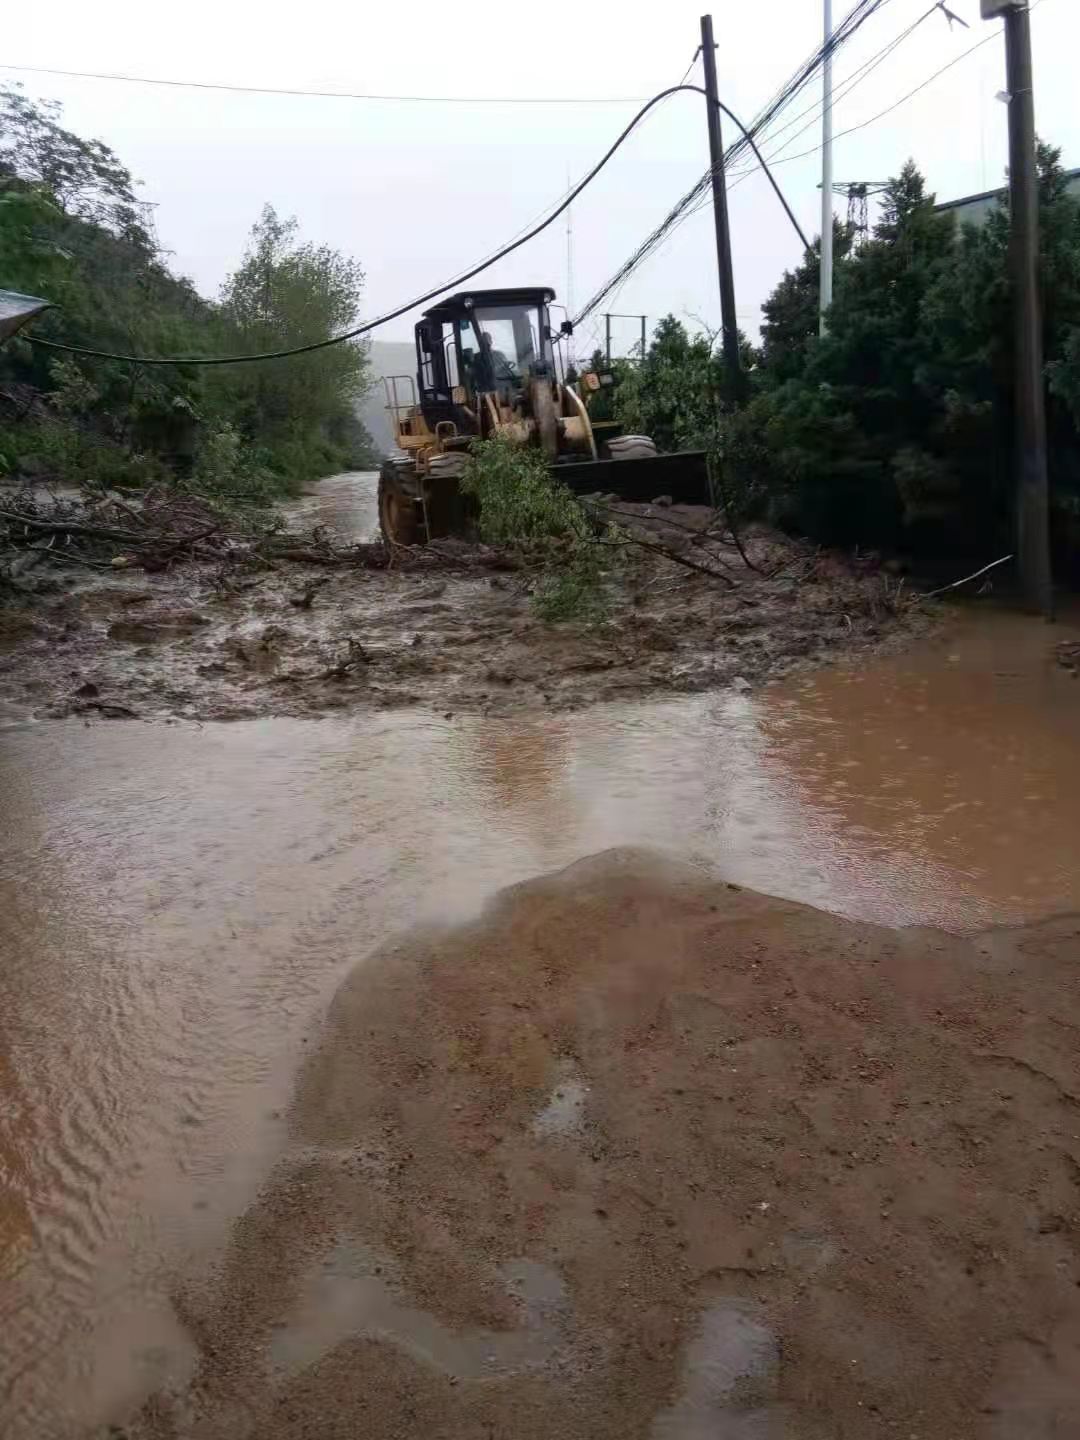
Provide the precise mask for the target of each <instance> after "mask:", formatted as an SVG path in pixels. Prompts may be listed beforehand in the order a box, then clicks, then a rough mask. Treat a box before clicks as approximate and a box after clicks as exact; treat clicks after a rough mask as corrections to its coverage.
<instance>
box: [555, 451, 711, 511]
mask: <svg viewBox="0 0 1080 1440" xmlns="http://www.w3.org/2000/svg"><path fill="white" fill-rule="evenodd" d="M551 474H552V476H553V478H554V479H556V480H559V481H561V482H562V483H563V484H564V485H565V486H566V487H567V488H568V489H569V490H572V491H573V492H574V494H575V495H596V494H600V495H617V496H618V497H619V499H620V500H629V501H633V502H634V503H638V504H644V505H647V504H648V503H649V502H650V501H652V500H655V499H657V497H658V496H660V495H669V496H670V497H671V499H672V500H673V501H674V503H675V504H676V505H711V504H712V503H713V500H712V495H711V493H710V488H709V468H708V465H707V464H706V460H705V451H704V450H681V451H678V452H676V453H675V454H674V455H648V456H641V457H638V458H635V459H628V460H581V461H573V462H571V463H569V464H561V465H553V466H552V467H551Z"/></svg>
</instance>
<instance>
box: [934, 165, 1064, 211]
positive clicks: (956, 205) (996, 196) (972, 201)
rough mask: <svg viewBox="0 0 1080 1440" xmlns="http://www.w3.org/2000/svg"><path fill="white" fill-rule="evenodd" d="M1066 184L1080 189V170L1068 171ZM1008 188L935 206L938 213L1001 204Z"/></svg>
mask: <svg viewBox="0 0 1080 1440" xmlns="http://www.w3.org/2000/svg"><path fill="white" fill-rule="evenodd" d="M1065 182H1066V184H1067V185H1068V187H1069V189H1070V190H1073V189H1080V169H1076V170H1066V171H1065ZM1008 193H1009V191H1008V187H1007V186H1005V185H1002V186H1000V187H999V188H998V189H997V190H981V191H980V192H979V193H978V194H977V195H964V196H963V197H962V198H961V199H959V200H943V201H941V203H940V204H938V205H935V206H934V209H935V210H937V211H944V210H963V209H964V208H965V207H967V206H969V205H984V204H985V203H986V202H987V201H988V200H997V201H998V202H999V203H1000V202H1003V201H1004V200H1005V197H1006V196H1007V195H1008Z"/></svg>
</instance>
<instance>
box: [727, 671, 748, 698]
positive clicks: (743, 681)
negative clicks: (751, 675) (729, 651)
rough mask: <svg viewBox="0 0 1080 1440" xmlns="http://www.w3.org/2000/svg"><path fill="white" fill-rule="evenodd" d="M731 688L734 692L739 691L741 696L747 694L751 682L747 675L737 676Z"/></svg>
mask: <svg viewBox="0 0 1080 1440" xmlns="http://www.w3.org/2000/svg"><path fill="white" fill-rule="evenodd" d="M731 688H732V690H738V692H739V694H740V695H741V694H743V693H745V691H747V690H749V689H750V681H749V680H747V678H746V677H745V675H736V676H735V678H734V680H732V682H731Z"/></svg>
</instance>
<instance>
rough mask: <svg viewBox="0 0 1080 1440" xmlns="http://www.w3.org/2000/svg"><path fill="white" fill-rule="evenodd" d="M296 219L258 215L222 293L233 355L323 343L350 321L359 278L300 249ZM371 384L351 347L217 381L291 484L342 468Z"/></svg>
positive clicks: (325, 252)
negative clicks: (320, 468)
mask: <svg viewBox="0 0 1080 1440" xmlns="http://www.w3.org/2000/svg"><path fill="white" fill-rule="evenodd" d="M298 234H299V226H298V223H297V221H296V220H295V219H294V218H290V219H288V220H282V219H280V218H279V216H278V215H277V213H276V212H275V210H274V209H273V207H272V206H270V205H267V206H265V207H264V209H263V212H262V215H261V216H260V218H259V220H258V221H257V222H256V224H255V226H254V227H253V229H252V232H251V244H250V246H249V248H248V251H247V254H246V255H245V256H244V259H243V261H242V263H241V265H240V266H239V268H238V269H237V270H236V271H235V272H234V273H233V274H232V275H231V276H230V277H229V278H228V280H226V282H225V284H224V286H223V287H222V292H221V310H222V317H223V319H224V322H225V324H226V327H227V332H228V333H227V341H228V343H229V345H230V346H231V347H232V348H234V349H235V350H237V351H238V352H239V353H244V352H259V351H267V350H279V349H290V348H292V347H294V346H298V345H306V344H310V343H312V342H315V341H319V340H325V339H329V338H330V337H331V336H333V335H335V334H339V333H341V331H343V330H347V329H348V328H349V327H350V326H351V325H353V324H354V323H355V321H356V317H357V312H358V310H359V306H360V296H361V293H362V290H363V281H364V276H363V272H362V270H361V269H360V266H359V265H358V263H357V262H356V261H355V260H351V259H349V258H348V257H346V256H343V255H341V254H340V253H339V252H338V251H336V250H332V249H331V248H330V247H329V246H325V245H322V246H315V245H311V244H301V243H300V242H299V240H298ZM368 383H369V381H368V362H367V350H366V348H365V347H364V346H362V345H360V344H356V343H353V342H348V343H345V344H342V345H334V346H330V347H328V348H327V349H325V350H318V351H315V352H314V353H312V354H310V355H303V356H297V357H294V358H292V359H289V360H282V361H270V362H267V363H265V364H261V365H245V366H236V367H235V368H233V367H230V369H229V371H228V373H227V374H225V373H222V374H221V375H220V378H219V381H218V384H219V387H220V401H219V403H220V404H222V405H223V406H224V407H225V409H226V410H227V411H228V413H229V415H230V416H231V417H232V418H233V419H234V421H235V422H236V423H237V424H238V426H239V428H240V431H241V433H242V434H243V435H244V436H245V437H246V438H248V439H249V440H251V441H253V442H255V441H257V442H259V443H260V444H262V445H263V446H265V447H269V449H270V451H271V462H270V463H271V464H272V465H273V466H274V468H277V469H278V470H279V471H280V472H281V473H282V474H283V475H285V476H286V477H287V478H290V479H297V478H303V477H305V476H306V475H309V474H310V473H311V469H310V467H311V465H312V464H319V463H326V464H330V463H335V457H336V459H337V463H339V464H341V463H344V456H345V454H346V453H347V452H348V451H349V450H350V448H351V449H352V450H354V451H355V448H356V444H357V443H358V442H360V441H361V440H362V439H363V431H362V427H361V426H360V422H359V420H358V419H357V418H356V405H357V402H358V401H359V400H360V398H361V396H362V395H363V393H364V391H365V388H366V386H367V384H368Z"/></svg>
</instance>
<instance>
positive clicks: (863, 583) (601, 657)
mask: <svg viewBox="0 0 1080 1440" xmlns="http://www.w3.org/2000/svg"><path fill="white" fill-rule="evenodd" d="M343 478H345V479H347V478H349V477H343ZM319 498H320V497H319V496H317V495H316V496H313V497H309V498H308V499H307V500H305V501H302V502H299V506H298V514H299V513H301V512H300V507H305V508H303V509H302V516H303V518H305V519H309V518H310V514H311V507H312V506H313V505H317V504H318V503H319ZM334 498H335V499H337V500H338V503H341V498H340V496H337V495H335V497H334ZM625 509H626V511H627V512H629V511H631V510H632V511H633V512H634V513H633V514H629V513H627V514H623V515H622V520H623V521H624V523H632V524H633V525H635V526H636V527H637V528H638V531H639V532H640V533H644V534H646V535H648V534H650V533H651V534H653V535H654V536H655V535H661V534H662V536H663V539H664V542H665V543H666V544H668V545H669V546H672V545H673V546H674V548H675V549H676V550H677V551H681V552H682V554H683V556H684V558H687V559H691V560H692V558H693V557H694V556H695V554H696V553H697V551H696V549H695V543H696V542H695V538H694V535H693V527H694V526H705V525H706V524H707V523H708V521H709V519H710V513H709V512H706V511H704V510H700V509H697V508H695V507H679V506H677V507H670V508H667V509H664V510H663V511H662V512H661V511H654V510H652V509H651V507H642V506H639V507H625ZM294 518H296V517H294ZM712 518H714V517H712ZM748 550H749V555H750V559H751V561H752V563H753V564H754V565H755V566H757V567H758V568H757V569H752V568H747V567H746V566H745V565H744V564H743V563H742V561H741V559H740V558H739V556H738V555H737V553H736V552H735V551H734V550H731V551H730V554H728V555H727V558H726V564H727V566H728V568H729V570H730V574H731V577H732V578H731V580H730V582H726V581H722V580H720V579H718V578H714V579H709V578H706V577H704V576H703V575H701V574H699V573H696V572H695V571H694V570H692V569H688V568H687V567H686V565H685V564H682V563H680V562H679V561H678V560H675V559H668V558H665V557H663V556H657V555H655V554H653V553H651V552H641V551H635V552H633V553H632V555H631V556H630V558H629V559H628V561H627V563H626V564H625V566H623V567H622V568H621V569H620V570H618V571H617V572H613V573H612V575H611V577H610V584H609V591H610V598H611V606H610V614H609V617H608V619H607V620H606V621H605V622H604V623H602V624H599V625H586V624H581V623H565V624H559V625H551V624H545V623H543V622H542V621H540V620H539V619H537V617H536V615H535V614H534V611H533V605H532V592H533V589H534V587H535V585H536V583H537V577H536V576H535V575H533V574H530V572H529V571H528V570H527V569H507V570H505V571H499V570H498V569H495V570H492V569H490V568H488V569H482V570H480V571H479V572H478V569H477V565H476V558H475V556H474V555H472V554H470V553H469V551H468V548H467V547H462V548H461V550H460V552H459V555H458V557H457V559H456V560H455V558H454V556H453V554H451V555H450V556H449V558H448V559H447V560H446V561H445V562H439V564H438V565H435V566H431V567H426V568H425V569H424V570H422V571H419V572H418V571H415V570H409V569H406V568H400V569H399V568H391V569H371V568H363V567H361V566H360V565H354V566H348V565H340V564H339V565H335V566H333V567H323V566H319V565H306V564H304V563H302V562H301V563H296V562H292V561H289V562H282V563H278V564H276V565H275V566H273V567H271V568H264V569H262V570H261V571H258V572H255V573H252V572H250V571H244V570H235V569H230V568H229V567H228V566H225V565H222V564H221V563H214V564H208V563H203V562H200V561H199V560H198V559H186V560H184V562H183V563H177V564H175V565H173V566H172V567H171V568H166V569H163V570H161V571H158V572H156V573H152V574H147V573H142V572H132V573H125V572H117V573H113V574H104V575H102V574H96V575H94V576H92V577H91V578H90V579H87V578H85V572H82V573H81V576H80V578H79V580H78V581H77V582H76V583H74V584H73V585H69V586H64V585H59V584H58V585H57V587H56V590H55V592H54V593H49V594H45V595H43V596H37V597H35V599H34V603H33V604H32V605H26V604H23V605H11V604H9V605H8V606H6V607H5V608H4V610H3V612H2V613H0V707H2V709H3V711H4V712H5V713H6V715H7V716H8V717H9V718H19V717H23V716H28V715H32V716H37V717H63V716H67V715H72V714H76V715H79V714H84V715H87V716H91V717H104V718H111V719H126V718H133V717H138V718H145V719H168V718H177V717H179V718H187V719H198V720H211V719H218V720H231V719H245V718H253V717H257V716H267V715H291V716H300V717H302V716H317V715H323V714H327V713H331V712H333V711H341V710H352V709H362V708H370V709H379V708H386V707H391V706H393V707H397V706H402V705H411V704H426V705H430V706H432V707H433V708H436V709H439V710H440V711H443V712H445V711H447V710H452V711H463V710H464V711H472V710H482V711H491V712H500V711H505V710H510V709H515V708H519V707H534V708H535V707H546V708H549V709H569V708H574V707H577V706H580V705H583V704H587V703H590V702H593V701H596V700H605V699H620V698H627V699H630V698H635V697H641V696H646V695H651V694H663V693H674V694H678V693H689V692H693V691H701V690H707V689H710V688H713V687H718V686H725V685H730V684H732V683H735V684H736V685H738V684H739V683H740V682H743V681H745V682H746V683H747V684H753V683H754V682H756V681H758V680H761V679H764V678H767V677H771V676H775V675H778V674H782V673H784V672H785V671H787V670H790V669H791V668H793V667H795V666H804V665H813V664H816V663H821V662H822V661H825V660H828V659H830V658H832V657H834V656H838V655H843V654H851V653H853V652H855V653H858V652H859V651H862V650H872V649H877V648H880V647H881V646H883V645H888V644H891V643H896V642H897V641H899V640H902V639H903V638H904V636H905V635H907V634H909V633H911V632H912V631H913V630H918V629H921V628H925V626H926V624H927V620H926V614H925V610H926V607H925V606H915V607H911V606H908V605H906V604H903V603H898V593H897V591H898V582H897V581H896V579H895V578H893V577H890V576H887V575H884V574H882V573H881V572H880V571H877V570H875V569H874V568H872V567H870V568H867V567H863V568H861V569H859V568H855V567H852V566H850V565H848V564H846V563H843V562H841V561H839V560H836V559H834V558H830V557H828V556H822V555H818V554H815V553H814V552H812V551H810V550H809V549H807V548H805V547H800V546H799V545H796V544H794V543H792V542H789V541H786V540H783V539H781V538H780V537H777V536H775V535H771V534H765V533H762V534H758V535H756V536H753V537H750V538H749V540H748ZM901 598H903V597H901Z"/></svg>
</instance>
